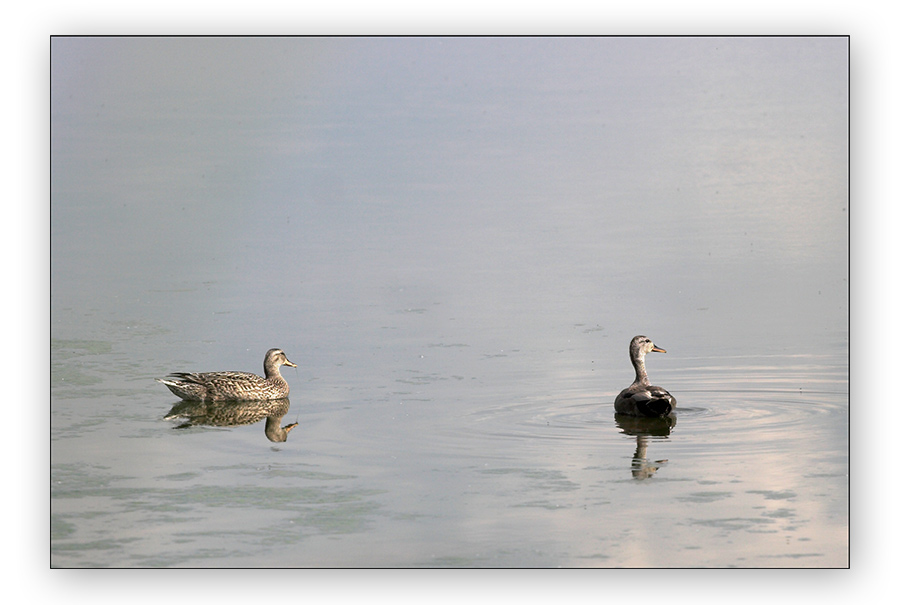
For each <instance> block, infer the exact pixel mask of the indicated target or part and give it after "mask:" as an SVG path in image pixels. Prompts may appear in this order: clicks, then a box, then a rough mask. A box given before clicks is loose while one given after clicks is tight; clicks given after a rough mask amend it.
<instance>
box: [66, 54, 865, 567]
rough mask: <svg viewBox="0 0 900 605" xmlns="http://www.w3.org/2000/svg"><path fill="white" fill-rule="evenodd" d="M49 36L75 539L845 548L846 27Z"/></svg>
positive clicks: (673, 555) (71, 546)
mask: <svg viewBox="0 0 900 605" xmlns="http://www.w3.org/2000/svg"><path fill="white" fill-rule="evenodd" d="M51 56H52V65H51V73H52V79H51V85H52V91H51V187H52V191H51V194H52V204H51V225H50V228H51V343H50V353H51V431H50V440H51V441H50V443H51V469H50V470H51V473H50V475H51V490H50V496H51V544H50V552H51V555H50V560H51V564H52V565H54V566H61V567H85V566H123V567H131V566H567V567H570V566H599V567H614V566H632V567H633V566H677V567H689V566H715V567H720V566H738V567H770V566H791V567H801V566H802V567H805V566H810V567H835V566H845V565H847V564H848V557H849V551H848V521H849V515H848V498H849V492H848V475H849V460H848V457H849V449H848V423H849V389H848V368H849V362H848V338H849V333H848V328H849V326H848V309H847V305H848V277H849V269H848V221H849V217H848V213H849V208H848V81H847V80H848V69H849V66H848V43H847V40H846V39H843V38H799V39H790V38H781V39H767V38H750V39H716V38H700V39H695V38H675V39H665V38H624V39H618V38H596V39H590V38H589V39H585V38H553V39H541V38H529V39H517V38H504V39H490V38H483V39H482V38H474V39H473V38H451V39H439V38H425V39H415V38H405V39H390V38H380V39H363V38H360V39H340V38H330V39H290V38H277V39H248V38H238V39H199V40H195V39H144V38H132V39H115V38H104V39H77V38H55V39H53V40H52V42H51ZM639 333H643V334H647V335H648V336H650V337H651V338H653V339H654V341H655V342H656V343H657V344H659V345H660V346H662V347H664V348H666V349H667V350H668V353H667V354H666V355H662V354H653V355H651V356H650V357H649V359H648V369H649V373H650V377H651V379H652V380H653V381H654V383H656V384H660V385H662V386H664V387H666V388H668V389H669V390H670V391H671V392H672V393H673V394H675V396H676V397H677V398H678V401H679V408H680V409H681V412H680V414H679V415H678V418H677V423H676V424H675V425H674V427H671V428H668V427H658V426H657V427H653V426H647V425H646V424H643V425H637V426H632V425H631V424H626V423H621V422H617V421H616V418H615V417H614V414H613V408H612V401H613V399H614V398H615V394H616V393H617V392H618V391H619V390H621V389H622V388H624V387H625V386H627V385H628V384H629V383H630V382H631V380H632V379H633V372H632V369H631V366H630V364H629V362H628V357H627V346H628V342H629V340H630V339H631V337H632V336H634V335H635V334H639ZM271 347H281V348H283V349H284V350H285V351H286V353H287V355H288V357H289V358H290V359H291V360H293V361H294V362H295V363H297V364H298V365H299V368H297V369H296V370H295V369H292V368H284V370H285V371H284V375H285V377H286V378H287V379H288V381H289V382H290V384H291V387H292V392H291V398H290V400H291V408H290V410H289V411H288V413H287V415H286V416H285V417H284V418H283V421H282V422H283V424H289V423H292V422H297V423H298V426H297V427H295V428H294V429H293V431H292V432H291V433H290V436H289V438H288V439H287V441H286V442H283V443H275V442H271V441H269V440H268V439H267V438H266V435H265V434H264V430H263V429H264V426H263V425H264V424H265V423H264V422H263V421H260V422H257V423H255V424H251V425H243V426H234V427H213V426H198V427H193V428H185V429H176V428H175V427H176V426H178V424H179V423H178V422H177V421H164V420H163V417H164V416H165V415H166V413H167V412H168V411H169V409H170V408H171V407H172V405H173V404H175V403H176V400H175V398H174V397H173V396H172V395H171V394H170V393H168V391H167V390H166V389H165V388H164V387H163V386H162V385H159V384H157V383H156V382H154V380H153V379H154V378H155V377H158V376H162V375H164V374H166V373H168V372H170V371H175V370H196V371H201V370H217V369H219V370H225V369H232V370H248V371H255V372H260V371H261V369H262V368H261V365H262V357H263V354H264V353H265V351H266V350H267V349H268V348H271ZM663 460H664V461H665V462H658V461H663Z"/></svg>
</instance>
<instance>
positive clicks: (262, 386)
mask: <svg viewBox="0 0 900 605" xmlns="http://www.w3.org/2000/svg"><path fill="white" fill-rule="evenodd" d="M282 365H287V366H291V367H292V368H296V367H297V364H295V363H292V362H291V361H290V360H288V358H287V356H286V355H285V354H284V351H282V350H281V349H269V350H268V352H266V357H265V360H264V361H263V368H264V370H265V374H266V376H265V378H263V377H262V376H257V375H256V374H253V373H250V372H173V373H171V374H169V375H168V376H166V377H165V378H157V379H156V380H157V382H160V383H162V384H164V385H166V387H168V389H169V390H170V391H172V392H173V393H174V394H175V395H177V396H178V397H181V398H182V399H183V400H185V401H262V400H268V399H282V398H285V397H287V396H288V393H290V390H291V388H290V386H289V385H288V383H287V380H285V379H284V378H283V377H282V376H281V371H280V369H279V368H281V366H282Z"/></svg>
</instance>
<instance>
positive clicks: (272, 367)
mask: <svg viewBox="0 0 900 605" xmlns="http://www.w3.org/2000/svg"><path fill="white" fill-rule="evenodd" d="M279 367H280V366H279V364H277V363H267V364H266V366H265V368H263V369H264V370H265V371H266V378H281V370H280V369H279Z"/></svg>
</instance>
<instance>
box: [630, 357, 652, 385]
mask: <svg viewBox="0 0 900 605" xmlns="http://www.w3.org/2000/svg"><path fill="white" fill-rule="evenodd" d="M631 365H633V366H634V384H650V379H649V378H647V368H645V367H644V356H643V355H635V356H633V357H632V358H631Z"/></svg>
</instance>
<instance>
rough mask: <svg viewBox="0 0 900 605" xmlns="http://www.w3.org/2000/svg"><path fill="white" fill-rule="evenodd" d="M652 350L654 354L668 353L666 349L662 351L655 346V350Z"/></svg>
mask: <svg viewBox="0 0 900 605" xmlns="http://www.w3.org/2000/svg"><path fill="white" fill-rule="evenodd" d="M650 350H651V351H653V352H654V353H665V352H666V350H665V349H660V348H659V347H657V346H656V345H654V346H653V348H652V349H650Z"/></svg>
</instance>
